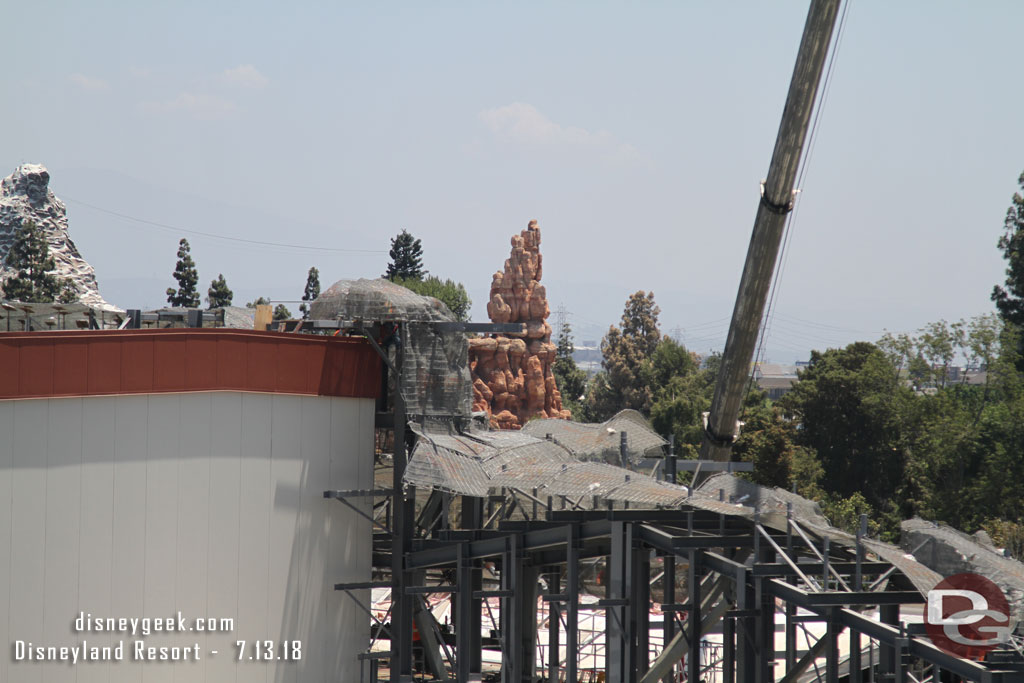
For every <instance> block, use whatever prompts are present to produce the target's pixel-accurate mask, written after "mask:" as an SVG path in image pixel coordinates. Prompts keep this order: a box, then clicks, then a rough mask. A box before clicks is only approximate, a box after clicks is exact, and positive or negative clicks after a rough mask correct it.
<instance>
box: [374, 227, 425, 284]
mask: <svg viewBox="0 0 1024 683" xmlns="http://www.w3.org/2000/svg"><path fill="white" fill-rule="evenodd" d="M388 255H389V256H390V257H391V262H390V263H389V264H388V268H387V272H385V273H384V275H383V277H386V278H387V279H389V280H398V279H402V280H422V279H423V276H424V275H426V274H427V272H426V271H425V270H423V246H422V245H421V244H420V241H419V240H418V239H416V238H415V237H413V236H412V235H410V234H409V231H407V230H403V231H402V232H400V233H399V234H398V235H396V236H395V237H393V238H392V239H391V250H390V251H388Z"/></svg>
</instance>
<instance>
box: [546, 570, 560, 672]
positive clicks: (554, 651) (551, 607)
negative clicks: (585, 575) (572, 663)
mask: <svg viewBox="0 0 1024 683" xmlns="http://www.w3.org/2000/svg"><path fill="white" fill-rule="evenodd" d="M548 577H549V578H548V592H549V593H551V594H552V595H557V594H558V591H559V590H561V589H560V588H559V582H560V580H561V578H562V570H561V569H560V568H558V567H555V568H552V569H551V573H550V574H549V575H548ZM558 630H559V608H558V603H557V602H556V601H554V600H552V601H551V602H549V603H548V680H549V681H557V680H558V669H559V666H558V661H559V658H558Z"/></svg>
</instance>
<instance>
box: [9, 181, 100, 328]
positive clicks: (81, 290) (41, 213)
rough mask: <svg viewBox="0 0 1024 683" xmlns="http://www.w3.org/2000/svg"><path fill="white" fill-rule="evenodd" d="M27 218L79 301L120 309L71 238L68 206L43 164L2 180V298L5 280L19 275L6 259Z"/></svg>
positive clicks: (95, 305) (60, 274)
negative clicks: (109, 300) (105, 293)
mask: <svg viewBox="0 0 1024 683" xmlns="http://www.w3.org/2000/svg"><path fill="white" fill-rule="evenodd" d="M25 221H33V222H34V223H35V224H36V226H37V227H38V229H39V230H41V231H42V234H43V236H44V237H45V239H46V243H47V245H48V246H49V249H50V255H51V256H53V259H54V262H55V263H56V266H57V267H56V270H55V271H54V272H55V273H56V274H57V275H58V276H59V277H62V278H67V279H68V280H70V281H71V283H72V285H73V286H74V288H75V290H76V301H77V302H78V303H82V304H86V305H88V306H92V307H93V308H97V309H101V310H107V311H118V310H120V309H119V308H117V306H113V305H112V304H109V303H107V302H106V300H104V298H103V297H102V296H100V290H99V284H98V283H97V282H96V272H95V271H94V270H93V267H92V266H91V265H89V262H88V261H86V260H85V259H84V258H82V255H81V254H80V253H79V252H78V248H77V247H76V246H75V243H74V242H72V241H71V237H70V236H69V235H68V216H67V208H66V207H65V206H64V202H62V201H61V200H60V199H58V198H57V196H56V195H55V194H54V193H53V191H52V190H51V189H50V172H49V171H47V170H46V167H45V166H43V165H42V164H22V165H21V166H19V167H18V168H17V170H15V171H14V173H12V174H11V175H9V176H7V177H6V178H4V179H3V180H2V181H0V299H2V298H4V297H3V294H2V289H3V282H4V281H6V280H7V279H8V278H10V277H12V276H13V275H15V272H14V271H13V270H11V269H10V268H7V267H6V266H5V265H4V261H5V259H6V257H7V252H8V251H9V250H10V248H11V245H12V244H13V243H14V234H15V232H16V231H17V230H18V228H20V227H21V225H22V223H24V222H25Z"/></svg>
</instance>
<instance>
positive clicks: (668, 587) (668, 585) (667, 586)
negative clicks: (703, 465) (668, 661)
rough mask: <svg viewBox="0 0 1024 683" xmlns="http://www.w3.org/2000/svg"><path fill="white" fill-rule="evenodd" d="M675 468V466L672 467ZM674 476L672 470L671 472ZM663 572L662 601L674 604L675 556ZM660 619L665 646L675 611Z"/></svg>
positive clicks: (669, 678)
mask: <svg viewBox="0 0 1024 683" xmlns="http://www.w3.org/2000/svg"><path fill="white" fill-rule="evenodd" d="M671 452H672V442H671V441H670V442H669V453H671ZM673 469H675V468H673ZM673 476H674V472H673ZM663 562H664V566H663V569H664V573H663V575H662V577H661V581H662V585H663V586H664V588H663V589H662V600H661V601H662V602H663V603H665V604H668V605H672V604H675V601H676V556H675V555H666V556H665V558H664V560H663ZM662 619H663V623H664V628H663V629H662V642H664V644H665V647H668V644H669V643H670V642H671V641H672V638H673V637H675V635H676V613H675V612H663V613H662ZM675 672H676V668H675V665H674V664H673V665H672V666H671V667H670V668H669V670H668V673H667V674H665V678H663V679H662V683H675V682H674V681H673V677H674V676H675Z"/></svg>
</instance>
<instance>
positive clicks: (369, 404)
mask: <svg viewBox="0 0 1024 683" xmlns="http://www.w3.org/2000/svg"><path fill="white" fill-rule="evenodd" d="M373 417H374V402H373V400H371V399H355V398H330V397H312V396H291V395H279V394H277V395H271V394H255V393H239V392H211V393H184V394H152V395H137V396H118V397H87V398H61V399H29V400H13V401H0V643H3V644H4V645H5V647H6V648H7V651H6V654H5V656H4V657H2V658H0V681H4V682H7V681H10V682H11V683H16V682H21V681H40V682H41V681H46V682H47V683H49V682H57V681H77V682H88V681H104V682H106V681H143V682H149V681H168V682H170V681H188V682H192V681H210V682H221V681H232V682H233V683H234V682H235V681H246V682H249V681H266V682H268V683H270V682H274V683H283V682H290V681H303V682H307V681H308V682H313V681H316V682H320V681H324V682H326V681H332V682H334V681H355V680H358V678H359V664H358V661H357V659H356V655H357V654H358V653H359V652H362V651H363V650H364V649H365V648H366V646H367V644H368V642H367V640H368V639H367V631H368V629H367V617H366V614H365V612H363V611H362V610H361V609H360V608H359V607H358V606H357V605H356V604H355V603H354V602H353V601H352V600H351V599H350V598H349V597H348V596H346V595H345V594H344V593H339V592H336V591H334V590H333V585H334V583H336V582H342V581H367V580H369V577H370V560H371V545H370V540H371V529H370V523H369V522H368V521H367V520H366V519H364V518H362V517H360V516H359V515H357V514H356V513H355V512H353V511H352V510H350V509H349V508H347V507H345V506H344V505H342V504H340V503H338V502H337V501H333V500H327V499H324V498H323V492H324V490H326V489H356V488H361V489H370V488H373ZM352 502H353V503H354V504H356V505H358V506H360V507H361V508H362V509H363V510H364V511H365V512H369V511H370V506H371V502H370V500H369V499H352ZM364 593H365V591H364ZM362 598H363V600H364V604H365V602H366V600H367V599H368V595H365V594H364V595H363V596H362ZM179 611H180V612H181V613H182V615H184V617H185V618H186V620H187V621H188V622H189V623H190V625H193V626H194V624H192V623H191V620H192V619H194V618H196V617H217V618H231V619H234V630H233V631H231V632H230V633H224V634H217V635H213V634H204V633H196V632H186V633H183V634H166V633H152V634H150V635H149V636H145V635H141V634H139V635H135V636H133V635H132V634H131V633H117V634H108V633H97V632H76V631H75V630H74V629H73V626H74V620H75V618H76V617H77V616H78V614H79V612H85V613H90V614H92V615H93V616H94V617H103V618H106V617H129V618H139V619H141V618H144V617H149V618H156V617H165V616H173V615H176V613H177V612H179ZM18 640H20V641H30V642H32V643H33V644H34V645H35V646H58V647H59V646H79V645H81V641H82V640H85V641H88V643H89V644H90V645H99V646H104V645H107V646H109V645H116V644H117V643H118V642H119V641H123V642H124V660H123V661H115V662H86V663H82V662H80V663H78V664H77V665H74V666H72V665H69V664H67V663H62V662H56V663H37V662H28V661H16V660H15V646H14V644H15V641H18ZM135 640H145V641H147V644H149V645H154V646H164V645H167V646H175V645H177V646H187V645H193V644H196V643H197V644H198V645H199V649H200V660H199V661H188V662H179V663H167V662H137V661H133V657H132V652H133V650H132V648H133V642H134V641H135ZM238 640H244V641H246V643H247V649H246V651H245V652H244V653H243V659H242V661H238V648H237V647H236V645H235V643H236V641H238ZM256 640H261V641H262V640H270V641H273V642H274V644H275V646H276V649H275V652H274V655H275V656H277V655H280V654H281V649H280V647H279V646H278V644H279V643H281V642H282V641H300V642H301V653H302V659H301V661H297V662H286V661H277V660H276V659H275V660H273V661H269V662H263V661H260V662H257V661H250V660H249V656H251V655H252V654H253V649H252V643H253V641H256ZM212 650H216V651H217V654H216V655H214V654H212Z"/></svg>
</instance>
